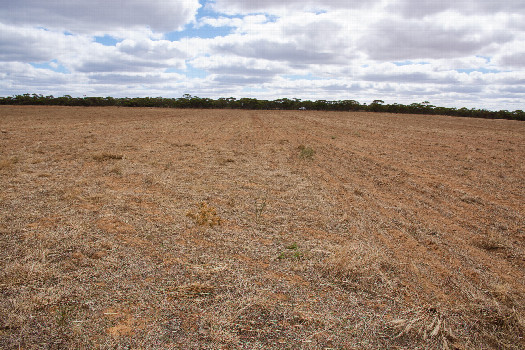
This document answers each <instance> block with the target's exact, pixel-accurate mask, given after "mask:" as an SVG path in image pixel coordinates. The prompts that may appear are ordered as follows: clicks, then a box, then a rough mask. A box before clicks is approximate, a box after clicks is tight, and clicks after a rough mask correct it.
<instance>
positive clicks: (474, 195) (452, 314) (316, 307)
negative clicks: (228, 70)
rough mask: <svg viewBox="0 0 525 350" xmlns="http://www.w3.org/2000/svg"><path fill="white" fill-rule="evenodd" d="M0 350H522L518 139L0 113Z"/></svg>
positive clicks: (516, 134) (289, 116)
mask: <svg viewBox="0 0 525 350" xmlns="http://www.w3.org/2000/svg"><path fill="white" fill-rule="evenodd" d="M0 130H2V132H1V133H0V249H1V250H0V252H1V255H0V267H1V270H0V292H1V298H0V347H1V348H6V349H18V348H21V349H40V348H42V349H45V348H53V349H54V348H76V349H80V348H84V349H91V348H112V349H113V348H122V349H124V348H143V349H146V348H147V349H169V348H172V349H178V348H180V349H221V348H222V349H322V348H334V349H366V348H369V349H377V348H384V349H387V348H390V349H400V348H410V349H417V348H421V349H428V348H431V349H432V348H435V349H441V348H450V349H452V348H457V349H479V348H482V347H483V348H487V349H490V348H492V349H520V348H523V347H524V346H525V340H524V338H523V337H524V335H525V334H524V332H525V283H524V282H523V281H524V280H525V216H524V210H525V147H524V146H525V123H523V122H516V121H507V120H480V119H462V118H454V117H442V116H412V115H389V114H384V113H380V114H372V113H325V112H310V111H306V112H304V111H234V110H173V109H146V108H140V109H139V108H136V109H127V108H72V107H7V106H2V107H1V108H0Z"/></svg>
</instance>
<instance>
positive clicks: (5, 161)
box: [0, 157, 19, 171]
mask: <svg viewBox="0 0 525 350" xmlns="http://www.w3.org/2000/svg"><path fill="white" fill-rule="evenodd" d="M18 162H19V159H18V157H11V158H1V159H0V171H1V170H8V169H10V168H11V167H12V166H13V165H15V164H16V163H18Z"/></svg>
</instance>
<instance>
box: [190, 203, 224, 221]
mask: <svg viewBox="0 0 525 350" xmlns="http://www.w3.org/2000/svg"><path fill="white" fill-rule="evenodd" d="M186 216H187V217H189V218H191V219H192V220H193V221H194V222H195V224H196V225H199V226H210V227H213V226H217V225H220V224H221V223H222V219H221V217H220V216H219V215H218V214H217V210H216V209H215V208H214V207H212V206H210V205H209V204H208V203H206V202H201V203H199V205H198V208H197V209H193V210H190V211H188V212H187V213H186Z"/></svg>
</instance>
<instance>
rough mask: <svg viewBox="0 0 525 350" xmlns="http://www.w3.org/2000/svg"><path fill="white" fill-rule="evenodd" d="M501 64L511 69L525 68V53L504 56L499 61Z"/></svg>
mask: <svg viewBox="0 0 525 350" xmlns="http://www.w3.org/2000/svg"><path fill="white" fill-rule="evenodd" d="M499 64H501V65H503V66H505V67H511V68H525V51H521V52H515V53H512V54H509V55H504V56H502V57H501V58H500V59H499Z"/></svg>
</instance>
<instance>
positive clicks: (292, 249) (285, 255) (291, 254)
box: [277, 242, 304, 260]
mask: <svg viewBox="0 0 525 350" xmlns="http://www.w3.org/2000/svg"><path fill="white" fill-rule="evenodd" d="M285 248H286V249H287V250H286V251H284V252H282V253H281V254H279V255H278V256H277V259H279V260H284V259H291V260H299V259H302V258H303V257H304V253H303V252H302V251H300V250H299V246H298V245H297V243H295V242H294V243H292V244H290V245H287V246H286V247H285Z"/></svg>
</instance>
